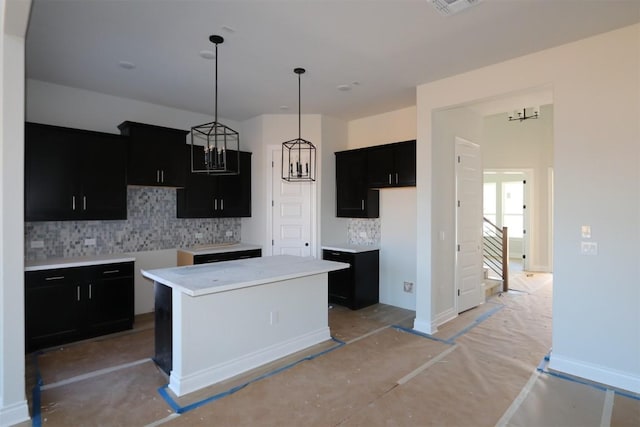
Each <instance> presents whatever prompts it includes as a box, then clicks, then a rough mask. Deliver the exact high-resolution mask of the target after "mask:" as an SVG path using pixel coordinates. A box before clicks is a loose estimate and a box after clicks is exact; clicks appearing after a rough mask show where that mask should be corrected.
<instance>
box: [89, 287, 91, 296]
mask: <svg viewBox="0 0 640 427" xmlns="http://www.w3.org/2000/svg"><path fill="white" fill-rule="evenodd" d="M89 299H91V283H89Z"/></svg>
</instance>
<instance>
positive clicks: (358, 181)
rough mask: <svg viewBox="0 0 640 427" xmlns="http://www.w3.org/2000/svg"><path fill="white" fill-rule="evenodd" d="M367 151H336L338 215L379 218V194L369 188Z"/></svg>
mask: <svg viewBox="0 0 640 427" xmlns="http://www.w3.org/2000/svg"><path fill="white" fill-rule="evenodd" d="M366 173H367V157H366V151H364V150H354V151H341V152H338V153H336V208H337V209H336V216H338V217H346V218H377V217H378V216H379V194H378V191H377V190H370V189H368V188H367V182H366V178H367V176H366Z"/></svg>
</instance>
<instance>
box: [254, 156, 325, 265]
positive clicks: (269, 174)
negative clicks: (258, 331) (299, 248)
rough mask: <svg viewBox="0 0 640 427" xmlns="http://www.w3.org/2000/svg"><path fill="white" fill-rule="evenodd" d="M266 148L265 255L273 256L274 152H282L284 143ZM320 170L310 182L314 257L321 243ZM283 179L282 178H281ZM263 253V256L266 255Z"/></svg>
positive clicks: (312, 254) (311, 244)
mask: <svg viewBox="0 0 640 427" xmlns="http://www.w3.org/2000/svg"><path fill="white" fill-rule="evenodd" d="M265 150H266V156H265V158H266V160H265V186H266V187H267V198H266V201H265V202H266V208H267V215H266V220H267V221H266V228H267V233H266V242H265V247H266V248H267V249H266V250H265V251H264V255H268V256H272V255H273V244H272V243H271V242H272V241H273V239H274V232H273V204H272V203H273V185H274V180H273V174H274V171H273V168H274V167H275V165H273V160H272V159H273V153H274V152H275V151H279V152H282V144H269V145H267V146H266V147H265ZM318 171H319V169H318V170H316V181H315V182H310V183H309V184H308V185H310V186H311V192H310V193H311V194H310V198H309V199H310V203H311V206H309V211H310V219H309V221H310V227H311V230H310V232H311V234H310V240H311V241H310V242H309V247H310V248H311V249H310V250H311V256H312V257H314V258H318V253H319V252H318V248H319V243H318V220H317V218H318V213H317V206H318V201H317V200H318V199H317V194H318V180H319V176H318V173H317V172H318ZM281 172H282V171H279V175H280V176H281ZM280 179H282V178H280ZM264 255H263V256H264Z"/></svg>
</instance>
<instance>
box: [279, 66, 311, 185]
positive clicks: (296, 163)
mask: <svg viewBox="0 0 640 427" xmlns="http://www.w3.org/2000/svg"><path fill="white" fill-rule="evenodd" d="M293 72H294V73H296V74H297V75H298V138H297V139H292V140H291V141H286V142H283V143H282V179H284V180H285V181H289V182H301V181H310V182H313V181H315V180H316V147H315V146H314V145H313V144H312V143H311V142H309V141H307V140H304V139H302V138H301V113H300V75H301V74H304V73H305V69H304V68H295V69H294V70H293Z"/></svg>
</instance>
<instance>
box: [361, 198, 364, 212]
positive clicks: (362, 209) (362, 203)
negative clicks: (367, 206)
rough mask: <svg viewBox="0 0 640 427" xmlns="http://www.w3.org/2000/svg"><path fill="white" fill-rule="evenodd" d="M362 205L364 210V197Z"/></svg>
mask: <svg viewBox="0 0 640 427" xmlns="http://www.w3.org/2000/svg"><path fill="white" fill-rule="evenodd" d="M361 205H362V210H364V199H362V203H361Z"/></svg>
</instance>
